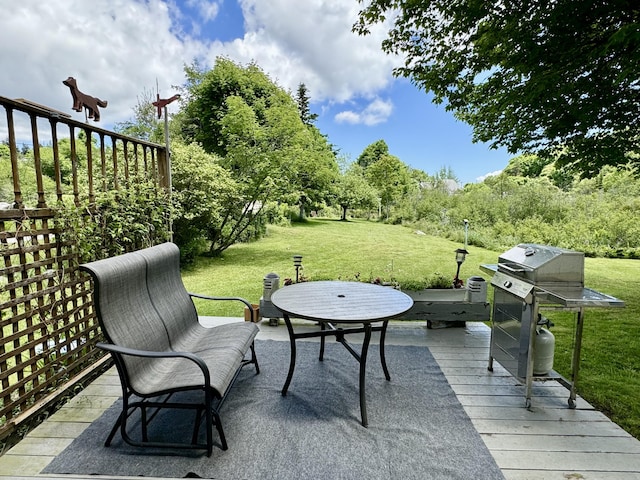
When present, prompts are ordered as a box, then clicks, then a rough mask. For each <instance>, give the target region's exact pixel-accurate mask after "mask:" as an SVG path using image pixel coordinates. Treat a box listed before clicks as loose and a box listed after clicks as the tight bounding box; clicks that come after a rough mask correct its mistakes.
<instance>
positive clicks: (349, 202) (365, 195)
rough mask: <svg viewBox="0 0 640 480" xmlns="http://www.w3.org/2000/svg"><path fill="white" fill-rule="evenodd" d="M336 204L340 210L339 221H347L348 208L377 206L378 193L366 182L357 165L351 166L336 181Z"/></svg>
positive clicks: (362, 171) (361, 170)
mask: <svg viewBox="0 0 640 480" xmlns="http://www.w3.org/2000/svg"><path fill="white" fill-rule="evenodd" d="M336 203H337V204H338V205H339V206H340V208H341V210H342V215H341V217H340V220H347V211H348V210H349V209H350V208H351V209H354V208H374V207H375V206H376V205H377V203H378V193H377V191H376V189H375V188H374V187H372V186H371V185H370V184H369V182H367V179H366V178H365V176H364V170H363V169H362V167H361V166H360V165H358V164H357V163H353V164H351V165H350V166H349V168H348V169H347V171H346V172H344V174H342V175H341V176H340V178H339V179H338V182H337V188H336Z"/></svg>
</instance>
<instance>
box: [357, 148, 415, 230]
mask: <svg viewBox="0 0 640 480" xmlns="http://www.w3.org/2000/svg"><path fill="white" fill-rule="evenodd" d="M365 172H366V176H367V179H368V181H369V183H371V185H373V186H375V187H376V189H377V190H378V194H379V196H380V199H381V202H382V206H383V207H384V209H385V213H386V216H387V218H389V214H390V209H391V207H392V206H393V205H394V204H395V203H396V202H397V201H398V200H400V199H401V198H402V196H403V195H406V194H407V193H409V191H410V189H411V185H412V182H411V175H410V173H409V168H408V167H407V166H406V165H405V164H404V163H402V162H401V161H400V159H399V158H398V157H396V156H393V155H383V156H382V157H381V158H380V159H379V160H378V161H376V162H375V163H372V164H371V165H369V167H367V169H366V171H365Z"/></svg>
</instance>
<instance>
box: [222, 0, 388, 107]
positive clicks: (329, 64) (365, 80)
mask: <svg viewBox="0 0 640 480" xmlns="http://www.w3.org/2000/svg"><path fill="white" fill-rule="evenodd" d="M239 3H240V4H241V5H242V8H243V11H244V15H245V28H246V31H247V33H246V35H245V37H244V38H243V39H242V41H240V42H234V43H233V44H232V45H228V46H227V47H226V48H225V50H226V53H227V54H228V55H229V56H230V57H231V58H240V59H242V60H243V61H244V62H248V61H251V60H255V61H256V62H257V63H258V65H260V66H261V67H262V68H263V69H264V70H265V71H267V72H268V73H270V75H271V76H272V78H273V79H276V80H277V81H278V82H279V83H280V84H281V85H283V86H284V87H286V88H289V89H290V90H292V91H295V89H296V88H297V86H298V84H300V83H304V84H305V85H306V86H307V87H308V89H309V92H310V95H311V97H312V100H331V101H336V102H339V103H341V102H344V101H347V100H350V99H352V98H354V97H356V96H358V95H369V96H370V95H373V94H375V93H376V92H377V91H379V90H380V89H382V88H384V87H386V86H388V85H389V83H390V82H391V81H392V77H391V69H392V68H393V66H394V65H396V64H397V63H398V62H397V61H396V59H394V58H393V57H390V56H387V55H386V54H384V53H383V52H382V51H381V50H380V43H381V41H382V38H383V37H384V35H385V32H386V29H385V28H384V27H382V26H378V27H376V28H374V29H373V31H372V34H371V35H370V36H367V37H361V36H359V35H357V34H355V33H353V32H352V31H351V27H352V25H353V24H354V22H355V21H356V18H357V14H358V11H359V4H358V2H356V1H354V0H332V1H327V0H304V1H300V0H269V1H268V2H267V1H264V0H240V2H239Z"/></svg>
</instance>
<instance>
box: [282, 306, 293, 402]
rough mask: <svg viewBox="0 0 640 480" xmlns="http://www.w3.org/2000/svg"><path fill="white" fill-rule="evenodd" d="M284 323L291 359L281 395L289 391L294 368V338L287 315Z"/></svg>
mask: <svg viewBox="0 0 640 480" xmlns="http://www.w3.org/2000/svg"><path fill="white" fill-rule="evenodd" d="M284 323H285V324H286V325H287V330H288V331H289V343H290V344H291V359H290V361H289V373H288V374H287V380H286V381H285V382H284V387H282V395H283V396H284V395H286V394H287V390H288V389H289V384H290V383H291V379H292V378H293V371H294V369H295V368H296V337H295V335H294V333H293V326H292V325H291V320H290V319H289V315H287V314H286V313H285V314H284Z"/></svg>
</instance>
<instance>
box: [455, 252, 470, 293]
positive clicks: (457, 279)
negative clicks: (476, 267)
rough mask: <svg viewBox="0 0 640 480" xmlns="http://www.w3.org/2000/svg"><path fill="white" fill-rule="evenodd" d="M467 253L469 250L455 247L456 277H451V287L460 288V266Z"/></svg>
mask: <svg viewBox="0 0 640 480" xmlns="http://www.w3.org/2000/svg"><path fill="white" fill-rule="evenodd" d="M468 253H469V252H467V250H466V249H464V248H457V249H456V263H457V264H458V270H456V277H455V278H454V279H453V288H462V280H460V266H461V265H462V263H463V262H464V259H465V257H466V256H467V254H468Z"/></svg>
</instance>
